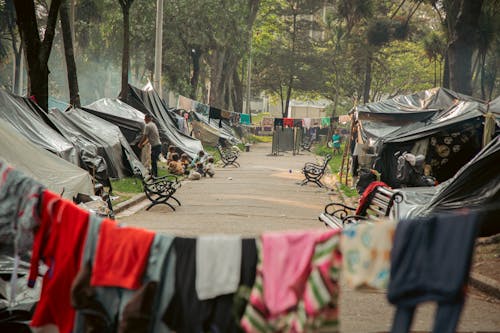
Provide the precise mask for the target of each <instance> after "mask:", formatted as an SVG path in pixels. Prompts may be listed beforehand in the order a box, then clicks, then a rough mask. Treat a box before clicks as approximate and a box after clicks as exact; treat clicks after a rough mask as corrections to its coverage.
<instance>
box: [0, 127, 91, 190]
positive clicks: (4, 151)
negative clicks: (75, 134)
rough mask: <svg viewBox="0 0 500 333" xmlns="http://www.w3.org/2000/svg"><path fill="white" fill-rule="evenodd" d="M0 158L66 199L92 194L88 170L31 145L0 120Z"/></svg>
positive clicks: (15, 130)
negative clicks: (80, 194) (79, 194)
mask: <svg viewBox="0 0 500 333" xmlns="http://www.w3.org/2000/svg"><path fill="white" fill-rule="evenodd" d="M0 157H1V158H2V159H3V160H5V161H6V162H7V163H9V164H11V165H12V166H14V167H15V168H17V169H19V170H20V171H22V172H24V173H25V174H26V175H29V176H30V177H32V178H34V179H35V180H37V181H38V182H40V183H41V184H43V185H45V186H47V188H48V189H49V190H51V191H53V192H55V193H62V195H63V197H65V198H68V199H72V198H73V197H74V196H76V195H77V194H78V193H83V194H88V195H92V194H94V192H93V185H92V179H91V177H90V175H89V173H88V172H87V171H85V170H83V169H81V168H79V167H78V166H76V165H74V164H71V163H70V162H68V161H66V160H64V159H62V158H60V157H57V156H56V155H54V154H52V153H50V152H48V151H46V150H45V149H43V148H41V147H40V146H38V145H35V144H33V143H32V142H31V140H28V139H27V138H26V137H25V136H24V135H22V134H20V133H19V132H18V130H17V129H16V128H14V126H12V125H11V124H10V123H8V122H6V121H5V120H2V119H0Z"/></svg>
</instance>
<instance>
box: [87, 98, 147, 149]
mask: <svg viewBox="0 0 500 333" xmlns="http://www.w3.org/2000/svg"><path fill="white" fill-rule="evenodd" d="M83 110H84V111H87V112H90V113H92V114H93V115H95V116H98V117H99V118H102V119H104V120H106V121H108V122H110V123H112V124H114V125H116V126H118V127H119V128H120V130H121V131H122V133H123V135H124V136H125V139H127V141H128V143H129V144H130V145H131V146H135V145H137V144H138V143H139V141H140V140H141V138H142V134H143V132H144V113H142V112H140V111H139V110H136V109H134V108H133V107H131V106H130V105H128V104H127V103H124V102H122V101H120V100H119V99H117V98H102V99H100V100H97V101H95V102H94V103H92V104H89V105H86V106H85V107H83Z"/></svg>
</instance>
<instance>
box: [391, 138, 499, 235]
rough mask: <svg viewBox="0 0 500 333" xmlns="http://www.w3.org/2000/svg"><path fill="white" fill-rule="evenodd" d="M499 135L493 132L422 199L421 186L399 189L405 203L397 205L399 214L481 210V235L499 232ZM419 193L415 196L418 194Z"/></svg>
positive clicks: (408, 216)
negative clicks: (484, 144) (400, 205)
mask: <svg viewBox="0 0 500 333" xmlns="http://www.w3.org/2000/svg"><path fill="white" fill-rule="evenodd" d="M498 165H500V136H496V137H495V138H493V140H492V141H491V142H490V143H489V144H488V145H487V146H485V147H484V148H483V149H482V150H481V151H480V152H479V153H478V154H477V155H476V156H475V157H474V158H473V159H472V160H471V161H470V162H468V163H467V164H466V165H464V166H463V167H462V168H461V169H460V170H459V171H458V172H457V173H456V174H455V175H454V176H453V177H452V178H451V179H449V180H448V181H447V182H445V183H443V184H441V185H440V186H438V187H437V188H436V191H435V192H434V193H432V190H431V191H430V192H429V194H428V195H425V196H424V197H425V200H422V194H421V193H419V191H420V189H416V190H412V189H405V190H403V191H402V194H403V197H404V200H403V201H404V205H402V207H398V209H399V210H400V211H399V212H398V215H399V216H398V217H399V218H410V217H415V216H423V215H428V214H432V213H437V212H442V211H452V210H461V209H474V210H480V211H482V212H483V213H484V215H483V216H484V221H483V226H482V228H481V234H482V236H486V235H492V234H496V233H500V222H499V220H498V214H500V172H499V171H498V170H499V167H498ZM417 196H418V198H417Z"/></svg>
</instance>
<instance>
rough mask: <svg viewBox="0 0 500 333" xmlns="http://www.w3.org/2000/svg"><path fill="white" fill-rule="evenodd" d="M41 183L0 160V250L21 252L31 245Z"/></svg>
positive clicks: (37, 223) (11, 253) (41, 188)
mask: <svg viewBox="0 0 500 333" xmlns="http://www.w3.org/2000/svg"><path fill="white" fill-rule="evenodd" d="M43 190H44V187H43V186H42V185H41V184H40V183H38V182H37V181H35V180H34V179H32V178H30V177H27V176H25V175H24V174H22V172H20V171H18V170H15V169H13V168H12V167H11V166H9V165H8V164H7V163H6V162H3V161H2V160H0V212H2V213H1V214H0V251H1V252H2V253H8V254H9V255H14V257H17V256H18V255H21V254H23V255H24V254H25V253H27V252H28V251H29V250H31V247H32V246H33V231H34V230H35V228H37V227H38V225H39V223H40V221H39V219H40V217H39V213H38V209H37V208H38V203H39V200H40V198H41V193H42V191H43Z"/></svg>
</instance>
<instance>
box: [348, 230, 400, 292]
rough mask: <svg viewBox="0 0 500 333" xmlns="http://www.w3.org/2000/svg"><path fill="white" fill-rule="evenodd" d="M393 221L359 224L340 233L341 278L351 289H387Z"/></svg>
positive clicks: (393, 231)
mask: <svg viewBox="0 0 500 333" xmlns="http://www.w3.org/2000/svg"><path fill="white" fill-rule="evenodd" d="M396 225H397V222H396V221H385V222H381V223H361V224H357V225H353V226H350V227H348V228H346V229H344V231H343V232H342V235H343V237H342V238H341V240H340V249H341V251H342V278H343V281H345V282H346V283H347V285H348V286H349V287H350V288H362V287H369V288H376V289H386V288H387V285H388V284H389V272H390V269H391V249H392V243H393V240H394V233H395V231H396Z"/></svg>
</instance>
